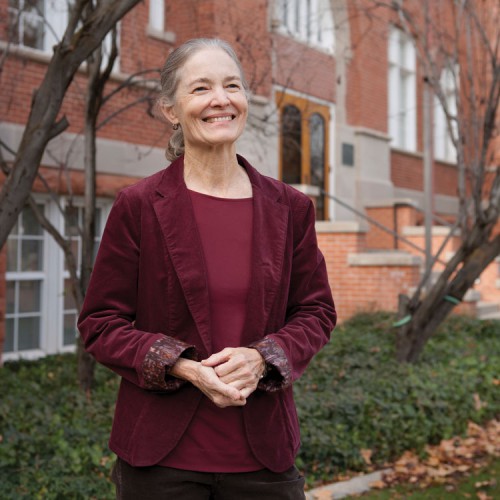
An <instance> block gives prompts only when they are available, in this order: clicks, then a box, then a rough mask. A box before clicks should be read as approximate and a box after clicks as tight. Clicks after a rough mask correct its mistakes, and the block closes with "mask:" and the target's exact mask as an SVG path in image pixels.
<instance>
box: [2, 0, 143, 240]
mask: <svg viewBox="0 0 500 500" xmlns="http://www.w3.org/2000/svg"><path fill="white" fill-rule="evenodd" d="M138 3H139V0H108V1H104V0H97V1H96V2H95V4H94V3H93V2H92V1H91V0H77V1H76V2H75V4H74V6H73V8H72V9H71V12H70V16H69V22H68V25H67V28H66V31H65V33H64V35H63V37H62V40H61V41H60V43H58V44H57V45H56V46H55V47H54V54H53V56H52V58H51V60H50V62H49V65H48V67H47V71H46V73H45V76H44V79H43V81H42V83H41V85H40V87H39V88H38V89H37V90H36V92H35V93H34V95H33V99H32V102H31V110H30V115H29V118H28V121H27V123H26V127H25V129H24V133H23V136H22V139H21V144H20V146H19V148H18V150H17V152H16V155H15V158H14V161H13V164H12V167H11V168H10V170H9V172H8V175H7V178H6V181H5V183H4V184H3V186H2V189H1V191H0V248H1V247H2V246H3V245H4V243H5V241H6V240H7V237H8V235H9V233H10V231H11V229H12V228H13V226H14V224H15V223H16V220H17V217H18V215H19V212H20V211H21V209H22V208H23V206H24V205H25V203H26V202H27V200H28V198H29V196H30V191H31V187H32V184H33V181H34V180H35V177H36V175H37V172H38V168H39V165H40V162H41V159H42V155H43V153H44V151H45V148H46V146H47V144H48V142H49V141H50V140H51V139H53V138H54V137H56V136H57V135H59V134H60V133H61V132H63V131H64V130H65V129H66V128H67V127H68V125H69V123H68V120H67V119H66V117H65V116H63V117H62V118H61V119H59V120H58V114H59V111H60V109H61V105H62V102H63V99H64V96H65V94H66V91H67V89H68V87H69V85H70V83H71V82H72V80H73V77H74V75H75V73H76V72H77V70H78V68H79V67H80V66H81V64H82V63H83V62H84V61H85V60H87V59H88V58H89V57H90V56H91V54H92V53H93V52H94V51H95V50H96V49H97V48H98V47H99V45H100V44H101V42H102V40H103V39H104V37H105V36H106V35H107V33H109V32H110V31H111V30H112V29H113V27H114V26H116V24H117V23H118V21H119V20H120V19H121V18H122V17H123V16H124V15H125V14H126V13H127V12H128V11H130V10H131V9H132V8H133V7H134V6H135V5H137V4H138ZM89 8H91V12H90V14H89V15H88V16H84V15H83V13H84V11H85V10H86V9H89ZM82 19H84V20H83V22H82Z"/></svg>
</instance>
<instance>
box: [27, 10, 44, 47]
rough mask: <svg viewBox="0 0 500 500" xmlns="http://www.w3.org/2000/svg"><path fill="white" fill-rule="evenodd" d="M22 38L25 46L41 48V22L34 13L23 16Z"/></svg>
mask: <svg viewBox="0 0 500 500" xmlns="http://www.w3.org/2000/svg"><path fill="white" fill-rule="evenodd" d="M22 29H23V40H22V44H23V45H24V46H25V47H32V48H34V49H43V22H42V20H41V19H40V18H39V17H38V16H35V15H28V14H26V15H24V16H23V28H22Z"/></svg>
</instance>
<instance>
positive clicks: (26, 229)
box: [22, 205, 43, 236]
mask: <svg viewBox="0 0 500 500" xmlns="http://www.w3.org/2000/svg"><path fill="white" fill-rule="evenodd" d="M38 208H39V209H40V210H42V211H43V205H38ZM22 224H23V235H24V236H28V235H29V236H40V235H41V234H42V226H40V224H39V223H38V221H37V219H36V217H35V214H34V212H33V210H31V208H30V207H26V208H25V209H24V210H23V213H22Z"/></svg>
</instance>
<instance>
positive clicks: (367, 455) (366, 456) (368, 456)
mask: <svg viewBox="0 0 500 500" xmlns="http://www.w3.org/2000/svg"><path fill="white" fill-rule="evenodd" d="M360 454H361V456H362V457H363V460H364V461H365V464H367V465H371V463H372V454H373V451H372V450H368V449H361V450H360Z"/></svg>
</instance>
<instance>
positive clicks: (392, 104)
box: [388, 27, 417, 151]
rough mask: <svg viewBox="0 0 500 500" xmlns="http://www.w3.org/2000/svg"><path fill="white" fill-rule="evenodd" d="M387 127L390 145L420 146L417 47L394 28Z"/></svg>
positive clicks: (414, 148) (390, 49)
mask: <svg viewBox="0 0 500 500" xmlns="http://www.w3.org/2000/svg"><path fill="white" fill-rule="evenodd" d="M388 45H389V47H388V48H389V50H388V62H389V75H388V104H389V106H388V107H389V109H388V122H389V123H388V129H389V135H390V136H391V146H392V147H395V148H399V149H404V150H408V151H416V149H417V88H416V59H417V57H416V50H415V46H414V45H413V42H412V40H411V39H410V37H409V36H408V35H407V34H406V33H405V32H404V31H402V30H400V29H398V28H395V27H391V30H390V33H389V44H388Z"/></svg>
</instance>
